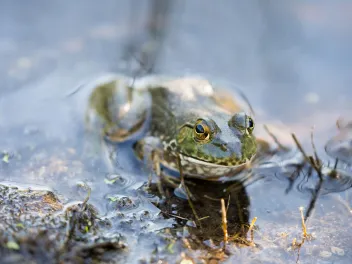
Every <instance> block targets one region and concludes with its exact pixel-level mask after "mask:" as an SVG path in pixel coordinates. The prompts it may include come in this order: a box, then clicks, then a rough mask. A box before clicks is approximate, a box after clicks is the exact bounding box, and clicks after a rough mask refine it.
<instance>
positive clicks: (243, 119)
mask: <svg viewBox="0 0 352 264" xmlns="http://www.w3.org/2000/svg"><path fill="white" fill-rule="evenodd" d="M230 125H231V126H234V127H236V128H238V129H240V130H246V131H247V132H248V133H249V134H251V133H252V132H253V129H254V121H253V118H252V117H250V116H248V115H246V114H245V113H237V114H235V115H234V116H233V117H232V118H231V120H230Z"/></svg>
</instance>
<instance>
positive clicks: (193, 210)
mask: <svg viewBox="0 0 352 264" xmlns="http://www.w3.org/2000/svg"><path fill="white" fill-rule="evenodd" d="M177 164H178V169H179V172H180V178H181V186H182V188H183V189H184V190H185V192H186V195H187V201H188V204H189V206H190V207H191V210H192V212H193V214H194V216H195V218H196V220H197V223H198V225H199V227H200V228H203V227H202V223H201V221H200V220H199V216H198V214H197V212H196V209H195V207H194V205H193V202H192V194H191V192H190V191H189V189H188V187H187V186H186V184H185V179H184V175H183V169H182V165H181V158H180V156H179V155H178V156H177Z"/></svg>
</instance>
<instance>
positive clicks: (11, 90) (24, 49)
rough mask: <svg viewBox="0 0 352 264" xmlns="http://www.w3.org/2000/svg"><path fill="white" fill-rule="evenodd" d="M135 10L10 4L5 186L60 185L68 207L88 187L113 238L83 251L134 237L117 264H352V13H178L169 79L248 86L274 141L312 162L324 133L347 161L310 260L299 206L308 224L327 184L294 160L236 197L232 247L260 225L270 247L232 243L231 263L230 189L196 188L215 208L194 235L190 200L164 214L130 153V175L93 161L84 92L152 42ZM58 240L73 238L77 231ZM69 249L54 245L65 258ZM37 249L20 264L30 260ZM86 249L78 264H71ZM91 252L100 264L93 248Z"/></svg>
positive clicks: (0, 38) (319, 221)
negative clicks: (297, 144)
mask: <svg viewBox="0 0 352 264" xmlns="http://www.w3.org/2000/svg"><path fill="white" fill-rule="evenodd" d="M131 6H133V5H130V4H129V2H128V1H108V0H106V1H103V2H99V3H97V2H94V1H75V2H74V3H68V2H67V3H66V2H62V1H54V2H50V3H47V2H45V1H41V0H35V1H31V3H26V2H23V3H21V4H19V3H14V2H12V1H4V2H2V3H1V8H0V22H1V23H0V54H1V63H0V69H1V70H0V76H1V79H0V80H1V81H0V84H1V89H0V128H1V130H0V135H1V137H0V150H1V151H3V152H4V154H3V157H5V156H7V155H8V156H7V157H8V163H7V162H6V159H7V158H5V161H3V162H2V164H1V167H0V169H1V170H0V180H1V181H2V182H6V185H8V184H9V182H11V184H15V185H16V186H17V185H18V184H20V185H21V184H22V185H25V186H31V187H32V188H34V186H37V185H39V187H37V188H39V189H41V190H43V189H44V190H46V188H50V190H53V191H54V193H58V194H59V195H60V197H65V198H64V199H62V200H61V201H62V203H63V204H66V203H77V202H82V201H83V200H84V199H85V198H86V196H87V189H89V188H88V187H87V186H89V187H90V188H91V195H90V199H89V203H90V204H92V205H93V206H94V207H95V208H96V210H97V211H98V213H99V215H100V217H101V218H104V219H108V221H110V225H111V227H110V228H109V229H107V228H105V227H103V228H101V229H100V231H99V232H98V233H97V235H96V236H94V235H92V236H89V235H88V236H87V237H85V238H84V239H86V240H84V241H85V242H84V243H86V244H87V243H88V244H89V243H93V244H94V243H95V242H94V241H96V238H97V237H99V236H100V237H104V239H106V240H107V241H111V237H114V239H116V237H117V236H121V237H123V241H124V243H126V247H127V248H128V251H126V252H125V251H124V253H118V254H117V253H116V252H117V250H115V251H114V250H112V251H111V252H113V253H111V252H110V254H112V255H107V257H106V258H107V259H113V258H115V260H116V262H119V261H121V262H131V263H135V262H137V261H139V260H145V261H146V262H148V263H149V262H151V263H153V261H154V262H155V263H156V262H157V260H162V259H165V261H169V262H170V263H174V262H175V260H181V259H182V258H183V259H185V258H186V257H190V258H194V259H197V260H198V261H200V259H201V258H202V257H204V256H207V258H208V260H209V259H210V258H213V259H214V260H215V259H218V260H221V261H225V262H226V261H227V262H229V263H231V262H233V261H239V262H243V263H258V262H259V261H262V262H264V263H294V262H296V260H297V259H298V258H299V260H300V262H301V263H333V262H334V263H350V261H351V258H352V255H351V252H350V248H351V246H352V241H351V237H352V236H351V235H352V234H351V231H350V230H351V224H350V222H351V221H350V217H351V209H350V203H351V198H350V197H351V194H350V192H351V190H350V187H351V177H350V174H351V172H350V167H349V163H351V155H350V151H351V150H350V149H351V147H350V143H349V142H350V128H349V127H348V126H346V128H344V129H342V130H341V131H338V129H337V128H336V126H335V122H336V120H337V119H338V118H340V117H344V118H345V121H346V122H348V121H349V120H348V118H349V114H350V113H351V104H350V100H349V98H350V96H351V89H350V87H349V84H350V83H351V80H350V78H351V77H350V74H349V72H350V68H351V65H350V63H351V56H352V53H351V50H350V46H351V41H352V38H351V33H350V27H351V21H350V18H349V16H348V14H349V11H350V9H351V8H352V6H351V5H350V4H348V3H346V2H343V1H341V2H340V1H337V2H334V3H333V4H332V3H328V2H322V3H319V4H317V3H315V2H313V1H308V2H305V3H298V2H297V3H284V2H279V1H276V2H275V1H274V2H270V3H269V2H266V3H264V2H262V1H251V2H249V1H235V2H233V1H225V2H224V3H223V4H222V5H214V3H212V2H210V1H199V0H194V1H180V2H178V4H174V5H173V8H172V12H171V17H170V19H171V20H170V26H169V28H168V30H167V34H166V39H165V42H164V45H163V47H162V50H161V53H160V57H159V59H158V63H157V67H156V70H157V72H158V73H160V74H166V75H171V76H173V75H174V76H177V75H184V74H196V75H202V76H205V77H207V78H209V79H211V80H215V81H217V82H218V83H221V84H226V85H229V86H231V85H234V84H236V85H238V86H239V87H241V89H242V90H243V91H244V92H245V94H246V96H247V97H248V98H249V100H250V102H251V104H252V106H253V107H254V109H255V111H256V120H257V124H258V125H257V128H258V131H259V133H260V135H261V136H263V137H266V138H268V136H267V134H266V133H264V132H263V130H262V129H261V125H262V124H263V123H268V124H270V125H274V127H276V128H272V131H273V132H274V133H275V134H276V135H278V136H279V138H280V140H281V141H282V142H283V143H285V144H287V145H291V146H292V145H293V141H292V138H291V135H290V133H291V132H294V133H295V134H296V135H297V137H298V138H299V139H300V141H301V143H302V144H303V146H304V148H305V149H306V151H307V152H308V153H309V154H312V153H313V151H312V148H311V145H310V133H311V130H312V127H314V141H315V144H316V148H317V151H318V155H319V156H320V157H322V158H323V159H324V165H325V166H327V165H328V163H330V164H331V166H333V164H334V163H335V159H334V157H338V158H339V160H340V162H339V163H338V165H337V168H338V169H339V172H340V173H339V174H338V178H337V179H332V178H331V177H327V176H326V175H327V173H325V176H324V181H323V182H322V184H321V188H320V189H319V192H318V196H317V197H318V198H317V200H316V201H315V203H314V204H315V207H314V210H313V211H312V212H311V214H310V216H309V218H308V220H307V226H308V233H310V234H312V235H313V237H314V240H312V241H306V242H305V243H304V244H303V246H302V247H301V249H300V251H299V256H298V251H297V250H294V249H293V248H292V241H293V239H294V238H296V239H297V241H298V242H300V241H301V239H302V237H301V234H302V229H301V216H300V211H299V207H304V213H305V214H306V213H307V210H308V208H309V207H310V205H311V204H312V200H314V197H315V196H316V194H317V191H316V189H317V186H319V177H318V175H317V173H316V172H314V170H313V171H312V170H311V169H310V168H309V166H305V167H304V168H302V171H301V173H300V174H297V173H296V174H295V171H296V169H297V164H296V163H297V162H296V161H297V160H296V159H295V156H293V158H292V157H291V159H290V158H289V157H288V156H286V155H284V153H281V154H280V155H278V156H277V157H276V159H275V157H273V158H272V160H269V161H267V163H265V164H266V165H265V166H264V165H262V166H261V167H260V168H259V169H258V170H256V171H255V170H254V174H255V177H253V179H255V180H253V181H252V182H250V184H243V183H242V182H240V183H239V184H237V185H236V188H234V189H231V190H230V191H229V194H230V197H231V198H230V202H229V204H230V205H231V206H230V207H229V208H230V210H229V211H228V222H229V224H228V229H229V235H230V238H231V237H234V235H235V234H236V233H240V232H242V229H243V227H242V226H241V225H242V224H247V225H248V224H249V223H250V222H251V221H252V219H253V218H254V217H257V222H256V227H255V231H254V242H255V243H256V245H257V247H255V248H253V247H248V246H245V247H240V248H237V249H236V248H234V247H231V246H229V247H228V248H227V251H226V253H229V254H225V255H224V253H223V251H221V246H219V245H218V243H219V242H220V241H221V240H222V229H221V213H220V211H219V210H220V202H219V200H217V199H218V198H219V197H220V196H221V195H220V196H219V197H216V196H217V195H218V194H219V193H221V191H214V189H215V187H214V186H213V185H209V184H206V183H197V184H198V185H196V187H197V186H201V187H199V188H198V190H197V191H195V193H197V195H199V196H200V197H202V195H203V197H204V194H205V195H206V197H210V198H209V199H204V200H202V199H201V201H200V202H199V201H198V202H195V208H196V211H197V212H198V214H199V217H200V218H202V217H205V219H204V230H205V231H204V230H203V232H201V230H200V229H199V228H195V227H194V225H195V224H197V223H196V221H195V220H194V214H193V212H192V211H190V210H189V209H190V208H189V206H188V203H187V202H185V201H182V200H178V199H177V197H175V196H174V195H173V192H172V191H171V190H169V199H167V200H166V201H164V203H163V202H162V201H161V200H160V199H159V198H158V196H157V195H156V194H157V192H154V193H153V192H146V190H145V185H144V184H145V182H146V181H147V180H148V173H146V172H145V171H144V170H143V169H142V168H140V164H139V163H138V162H137V161H136V160H134V159H133V158H132V153H130V152H128V147H127V146H124V148H123V149H121V151H119V152H118V157H117V159H118V160H119V163H120V164H123V165H124V166H123V168H122V169H121V168H119V167H118V166H117V168H118V169H116V171H114V175H115V176H114V175H111V171H109V168H106V167H105V166H104V162H103V161H102V160H99V159H91V158H89V156H84V155H82V154H84V153H85V145H84V138H83V132H84V111H85V107H86V103H87V97H88V95H89V93H90V90H89V89H85V90H84V89H83V90H80V91H79V92H77V93H74V91H76V88H77V86H79V85H81V84H82V83H85V82H87V81H89V80H92V79H94V78H95V77H99V76H101V75H102V74H104V73H106V72H114V71H116V70H118V69H120V68H122V66H123V65H122V62H121V60H120V58H121V57H122V55H123V54H122V52H123V47H124V45H125V44H126V42H127V41H128V39H129V37H131V36H132V37H133V36H138V34H140V33H141V29H143V28H141V27H140V25H141V24H143V21H144V20H143V16H145V13H146V12H145V10H146V8H147V7H148V2H147V1H143V3H141V4H140V5H138V8H136V9H137V10H136V14H137V15H136V17H138V19H137V18H136V21H135V22H136V25H135V27H136V30H135V31H133V32H131V29H130V24H129V11H130V8H131ZM72 93H73V95H72V96H68V95H70V94H72ZM332 138H334V139H333V141H330V143H329V145H328V148H327V149H328V152H329V154H331V155H332V156H334V157H329V156H328V155H326V153H325V149H324V148H325V144H326V142H328V140H330V139H332ZM125 150H126V151H125ZM121 153H122V154H121ZM287 155H288V154H287ZM274 161H275V162H274ZM112 179H113V180H112ZM22 185H21V186H22ZM82 186H83V187H82ZM218 187H219V189H221V188H225V186H217V188H218ZM24 188H25V189H26V188H27V187H24ZM34 189H35V188H34ZM196 189H197V188H196ZM209 189H210V190H211V192H210V193H209ZM6 195H7V194H6ZM222 195H223V194H222ZM3 197H7V196H3ZM226 197H228V196H226ZM235 197H238V199H236V198H235ZM212 198H213V199H212ZM3 199H4V198H3ZM227 201H228V200H227ZM217 206H218V207H217ZM210 209H211V210H210ZM6 212H7V211H6ZM175 215H176V216H175ZM98 222H99V221H98ZM207 230H208V231H207ZM210 231H212V232H210ZM60 232H61V233H60ZM58 233H59V234H61V235H62V234H63V233H64V229H63V230H59V231H58ZM24 235H26V233H25V232H24ZM6 236H8V234H7V235H6ZM248 237H249V235H248ZM109 239H110V240H109ZM62 240H64V239H63V238H62ZM62 240H58V242H55V243H56V244H55V243H54V244H53V246H52V247H53V248H54V250H53V251H54V252H56V251H55V249H56V248H57V247H59V244H57V243H59V242H60V241H62ZM3 241H5V240H3ZM40 241H41V240H40ZM44 241H45V239H44ZM237 242H238V241H237ZM75 243H76V244H75ZM75 243H73V244H72V245H71V246H72V248H73V249H75V250H77V247H79V246H81V244H80V243H79V242H75ZM3 244H4V243H3ZM25 245H26V243H25V242H23V246H22V251H19V253H20V254H23V255H25V254H26V253H24V252H27V251H26V250H25ZM75 250H73V251H72V252H71V253H68V254H66V255H65V257H67V258H68V259H70V260H71V261H72V255H74V254H75V253H74V252H77V251H75ZM85 250H87V249H85ZM119 250H120V249H119ZM0 252H1V253H2V254H5V253H6V254H9V251H3V250H2V251H0ZM85 252H86V251H85ZM119 252H120V251H119ZM182 252H183V253H184V254H183V255H182ZM70 254H71V255H70ZM77 254H78V253H77ZM85 254H87V255H88V256H89V251H88V253H85ZM114 254H115V255H114ZM116 254H117V255H118V256H119V257H116ZM54 255H55V254H54ZM226 255H228V257H225V256H226ZM26 256H27V257H28V258H29V257H33V256H30V255H26ZM38 256H39V257H38ZM37 257H38V258H37V261H38V262H43V261H45V260H46V259H45V254H44V253H38V255H37ZM53 259H55V258H53Z"/></svg>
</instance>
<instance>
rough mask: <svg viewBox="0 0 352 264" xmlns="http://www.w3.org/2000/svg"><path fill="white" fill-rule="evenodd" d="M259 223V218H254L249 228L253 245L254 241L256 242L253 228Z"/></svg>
mask: <svg viewBox="0 0 352 264" xmlns="http://www.w3.org/2000/svg"><path fill="white" fill-rule="evenodd" d="M256 221H257V217H254V218H253V220H252V222H251V224H250V226H249V228H248V233H250V235H251V242H252V243H253V240H254V232H253V227H254V224H255V222H256Z"/></svg>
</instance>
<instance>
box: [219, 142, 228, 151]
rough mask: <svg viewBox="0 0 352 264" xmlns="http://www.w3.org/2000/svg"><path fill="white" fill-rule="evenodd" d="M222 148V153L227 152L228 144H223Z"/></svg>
mask: <svg viewBox="0 0 352 264" xmlns="http://www.w3.org/2000/svg"><path fill="white" fill-rule="evenodd" d="M220 148H221V150H222V151H227V144H226V143H225V144H222V145H221V147H220Z"/></svg>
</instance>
